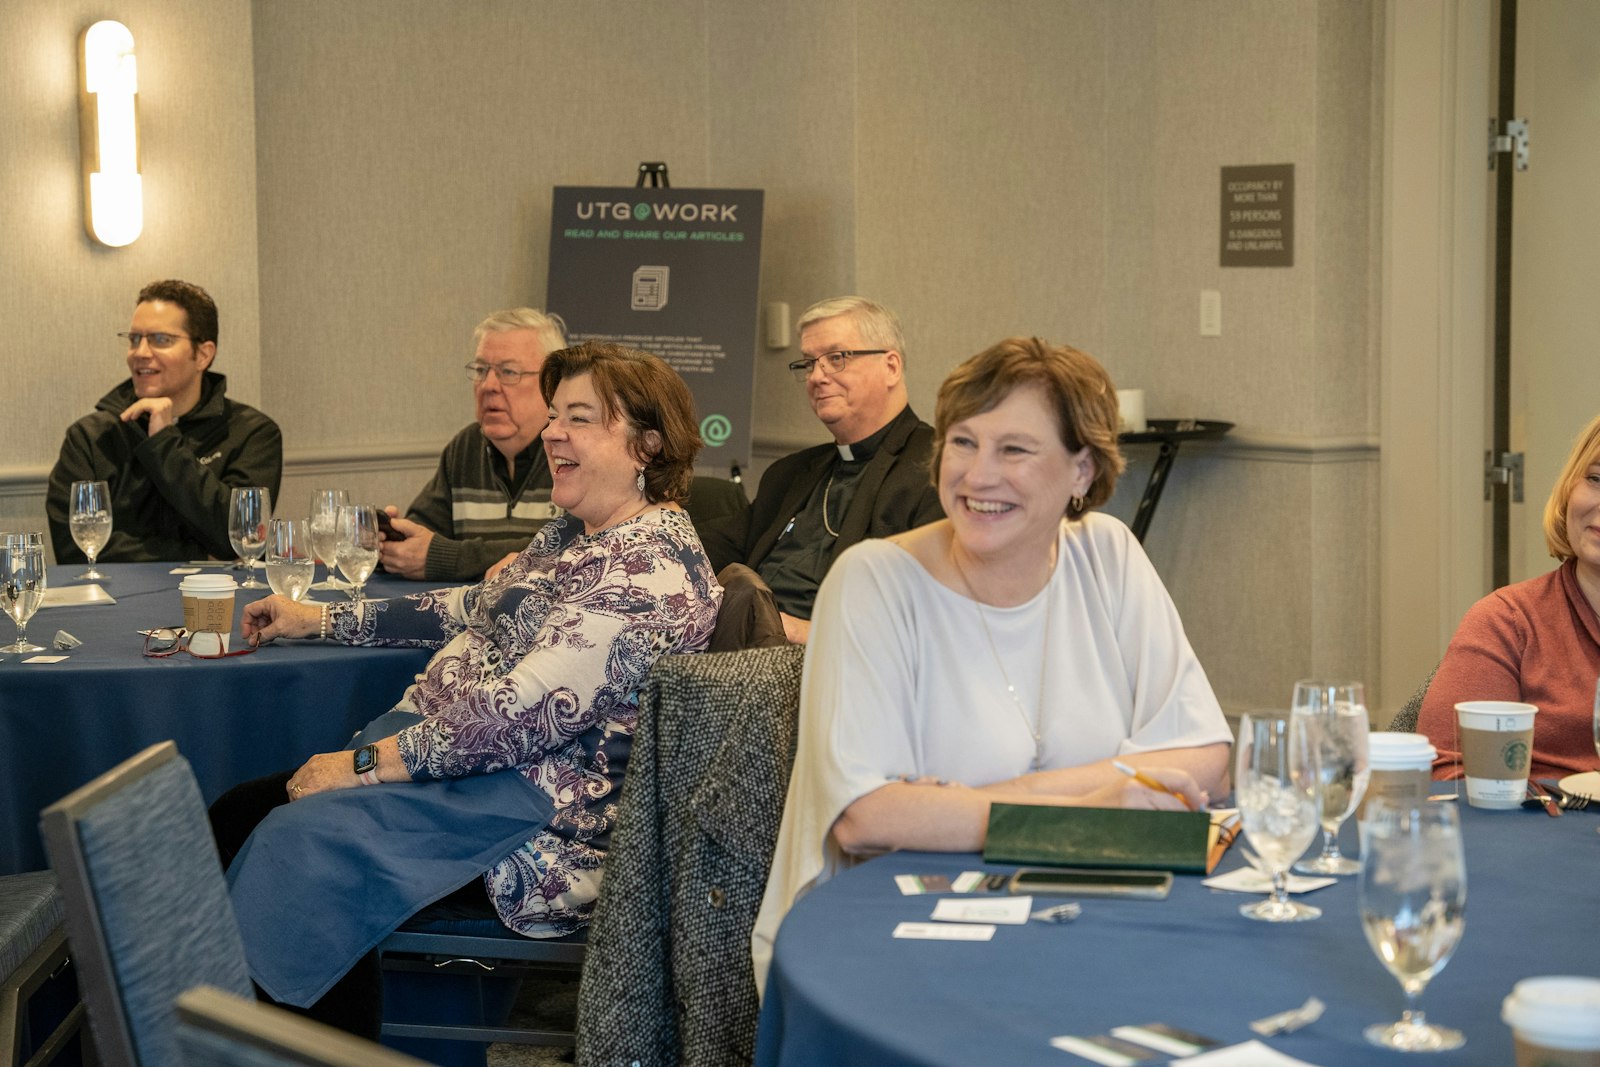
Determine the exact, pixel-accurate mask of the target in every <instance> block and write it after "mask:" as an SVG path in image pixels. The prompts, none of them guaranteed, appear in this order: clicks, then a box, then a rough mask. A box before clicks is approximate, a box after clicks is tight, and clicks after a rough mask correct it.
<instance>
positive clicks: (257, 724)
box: [0, 563, 429, 874]
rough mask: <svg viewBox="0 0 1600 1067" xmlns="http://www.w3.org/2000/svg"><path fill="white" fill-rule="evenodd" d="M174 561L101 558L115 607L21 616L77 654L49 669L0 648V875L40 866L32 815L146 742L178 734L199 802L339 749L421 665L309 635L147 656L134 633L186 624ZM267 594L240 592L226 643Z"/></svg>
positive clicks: (402, 585) (66, 577) (377, 589)
mask: <svg viewBox="0 0 1600 1067" xmlns="http://www.w3.org/2000/svg"><path fill="white" fill-rule="evenodd" d="M174 566H176V565H175V564H171V563H123V564H101V570H103V571H105V572H106V573H107V574H108V575H110V577H109V579H108V580H106V581H104V582H101V583H100V584H101V585H102V586H103V587H104V588H105V590H106V591H107V592H108V593H110V594H111V595H112V596H113V597H115V598H116V600H117V602H116V603H115V604H112V605H97V606H86V607H62V608H45V609H42V610H40V611H39V612H38V613H37V614H36V615H34V617H33V620H32V621H31V622H30V623H29V624H28V635H29V637H30V638H31V639H32V640H33V643H34V644H38V645H49V644H50V639H51V638H52V637H53V636H54V634H55V632H56V631H57V630H66V631H67V632H69V633H71V634H73V635H74V636H76V637H78V638H81V639H82V640H83V642H84V644H83V647H82V648H79V649H75V650H74V651H72V652H70V653H68V654H67V656H68V658H67V660H66V661H65V662H62V663H53V664H28V663H24V662H22V660H23V659H24V658H26V657H23V656H18V655H5V656H0V798H3V799H0V874H12V873H15V872H18V871H27V870H37V869H41V868H43V867H44V866H45V856H44V849H43V847H42V846H41V844H40V841H39V827H38V823H39V810H40V809H41V808H43V807H45V806H46V805H48V804H50V803H52V802H53V801H55V800H58V799H60V798H61V797H62V796H64V795H65V794H67V793H68V792H70V791H72V790H73V789H76V788H77V787H78V786H80V785H82V784H83V783H85V782H87V781H89V780H90V779H92V778H93V777H95V776H96V775H98V774H101V773H103V772H104V771H106V770H109V769H110V768H111V767H114V766H116V764H117V763H118V762H120V761H121V760H124V759H126V758H127V757H129V756H131V755H133V754H134V753H136V752H138V751H140V750H141V749H143V748H145V747H146V746H148V745H152V744H155V743H156V742H158V741H164V740H166V739H168V738H171V739H173V740H175V741H176V742H177V743H178V748H179V750H180V751H182V752H183V754H184V755H185V756H187V757H188V758H189V762H190V763H191V764H193V766H194V771H195V775H196V776H197V777H198V778H199V780H200V788H201V790H202V792H203V793H204V794H205V798H206V800H207V802H210V801H211V800H214V799H216V797H217V796H219V795H220V794H221V793H222V792H224V791H225V790H227V789H228V788H229V787H231V786H234V785H237V784H238V783H239V782H242V781H245V780H246V779H249V778H254V777H259V776H261V775H263V774H271V773H273V772H275V771H282V770H288V769H290V768H292V767H296V766H298V765H299V764H300V763H301V762H303V761H304V760H305V759H306V758H307V757H308V756H310V755H312V754H314V753H317V752H328V751H332V750H336V749H339V748H342V747H344V744H345V742H346V741H347V740H348V739H349V737H350V735H351V733H353V732H354V731H355V730H358V729H360V728H361V727H362V726H363V725H365V724H366V723H367V721H368V720H370V719H372V718H373V717H374V716H377V715H379V714H381V713H383V712H384V711H387V710H388V709H389V708H390V707H392V706H393V705H394V702H395V701H396V700H398V699H399V697H400V694H401V693H402V692H404V691H405V687H406V686H407V685H409V684H410V683H411V681H412V679H413V678H414V677H415V676H416V674H417V672H418V671H419V670H421V669H422V666H423V665H424V664H425V663H426V662H427V661H428V656H429V653H428V652H427V651H426V650H423V649H376V648H343V647H337V646H330V645H323V644H321V643H317V642H311V643H286V642H278V643H275V644H272V645H268V646H266V647H263V648H261V649H260V650H258V651H257V652H255V653H254V654H252V655H248V656H236V657H232V658H229V659H222V660H209V661H208V660H198V659H194V658H193V657H191V656H187V655H184V654H183V653H179V654H177V655H175V656H170V657H167V658H165V659H145V658H144V657H143V656H142V655H141V653H142V651H143V648H144V638H143V637H141V636H140V635H139V634H137V633H135V632H134V631H136V630H139V629H149V628H151V627H156V626H176V625H180V624H181V623H182V622H183V607H182V603H181V601H180V600H179V597H178V582H180V581H181V580H182V579H181V577H179V576H177V575H173V574H171V573H170V571H171V570H172V568H173V567H174ZM82 570H83V565H82V564H68V565H57V566H54V567H52V568H50V574H49V578H50V584H51V585H52V586H66V585H69V584H71V585H75V584H81V583H74V582H71V581H70V576H71V575H73V574H76V573H79V572H81V571H82ZM230 573H231V572H230ZM256 573H257V574H258V575H259V574H260V573H261V572H260V571H257V572H256ZM425 588H427V586H426V585H424V584H422V583H419V582H406V581H401V580H398V579H389V578H381V577H380V578H378V579H376V580H374V581H373V582H371V583H369V585H368V586H367V590H368V593H369V594H370V595H373V596H395V595H401V594H404V593H410V592H417V591H420V590H422V589H425ZM266 593H267V590H241V591H240V593H239V595H238V598H237V604H236V607H235V611H234V615H235V620H236V629H235V634H234V639H235V641H236V642H237V641H238V640H239V638H238V632H237V618H238V615H239V610H240V608H242V606H243V604H244V603H246V602H247V601H249V600H254V599H256V598H257V597H259V596H264V595H266ZM313 595H315V596H317V597H318V598H321V599H330V598H332V597H338V596H342V594H339V593H328V592H327V591H318V592H316V593H315V594H313ZM0 625H3V627H4V630H5V640H6V643H9V642H10V640H11V637H12V634H13V632H14V628H13V627H11V626H10V623H9V621H7V620H5V619H3V618H0ZM234 647H236V648H237V647H238V645H237V644H235V646H234Z"/></svg>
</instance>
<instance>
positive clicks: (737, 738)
mask: <svg viewBox="0 0 1600 1067" xmlns="http://www.w3.org/2000/svg"><path fill="white" fill-rule="evenodd" d="M804 659H805V649H804V647H803V646H800V645H785V646H784V647H782V648H762V649H751V650H747V651H743V652H730V653H726V654H721V655H699V656H664V657H662V658H661V659H660V660H658V661H657V663H656V666H655V669H654V670H652V671H651V673H650V678H649V680H648V681H647V682H646V683H645V688H644V690H643V692H642V693H641V694H640V697H639V721H638V725H637V727H636V729H635V731H634V735H633V751H632V754H631V756H630V758H629V762H628V776H627V779H626V781H625V782H624V783H623V789H622V799H621V801H620V804H619V811H618V815H617V826H616V830H615V831H614V833H613V835H612V842H611V850H610V851H609V852H608V853H607V854H606V866H605V882H604V884H603V887H602V888H601V891H600V899H599V901H598V902H597V904H596V907H595V916H594V919H593V921H592V922H591V924H590V927H589V955H588V958H587V959H586V960H585V962H584V968H583V981H582V985H581V986H580V989H579V993H578V1063H579V1064H595V1065H600V1064H613V1063H636V1064H638V1065H639V1067H655V1065H660V1067H668V1065H676V1064H695V1065H708V1064H748V1063H749V1062H750V1059H751V1057H752V1055H753V1053H754V1049H755V1031H756V1015H757V1012H758V1009H759V1005H758V1003H757V999H756V988H755V977H754V974H753V973H752V971H751V965H750V931H751V929H752V928H753V927H754V925H755V918H756V912H757V911H758V910H759V909H760V906H761V896H762V892H763V890H764V889H765V888H766V882H767V872H768V870H769V868H770V867H771V863H772V850H773V848H774V846H775V845H776V844H777V839H778V826H779V824H780V822H781V821H782V819H783V802H784V798H785V796H786V794H787V792H788V787H789V772H790V770H791V768H792V765H793V762H794V748H795V733H796V720H797V718H798V715H799V705H800V672H801V666H802V664H803V662H804Z"/></svg>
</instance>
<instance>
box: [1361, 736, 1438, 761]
mask: <svg viewBox="0 0 1600 1067" xmlns="http://www.w3.org/2000/svg"><path fill="white" fill-rule="evenodd" d="M1367 753H1368V760H1369V762H1370V763H1371V765H1372V769H1373V770H1380V771H1388V770H1409V769H1411V768H1413V767H1420V768H1423V769H1426V768H1428V767H1431V766H1432V765H1433V761H1434V760H1435V759H1436V758H1437V757H1438V755H1439V753H1438V751H1437V750H1436V749H1435V748H1434V747H1433V746H1432V745H1430V744H1429V743H1428V739H1427V738H1426V737H1424V736H1423V735H1421V734H1406V733H1391V732H1389V731H1378V730H1375V731H1373V732H1372V733H1370V734H1368V735H1367Z"/></svg>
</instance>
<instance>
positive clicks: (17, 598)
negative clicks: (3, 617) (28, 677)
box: [0, 534, 45, 652]
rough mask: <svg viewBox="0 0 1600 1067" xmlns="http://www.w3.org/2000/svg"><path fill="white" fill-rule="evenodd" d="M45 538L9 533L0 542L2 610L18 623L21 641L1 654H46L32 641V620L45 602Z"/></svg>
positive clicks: (18, 637)
mask: <svg viewBox="0 0 1600 1067" xmlns="http://www.w3.org/2000/svg"><path fill="white" fill-rule="evenodd" d="M44 590H45V571H44V539H43V538H42V537H40V536H39V535H38V534H6V535H5V538H4V540H0V608H3V609H5V613H6V614H7V615H9V616H11V621H12V622H14V623H16V624H17V639H16V641H15V642H14V643H12V644H9V645H6V646H5V647H4V648H0V652H43V651H44V648H43V647H42V646H40V645H35V644H30V643H29V641H28V620H29V619H31V618H33V613H34V612H35V611H38V610H39V602H40V601H42V600H43V599H44Z"/></svg>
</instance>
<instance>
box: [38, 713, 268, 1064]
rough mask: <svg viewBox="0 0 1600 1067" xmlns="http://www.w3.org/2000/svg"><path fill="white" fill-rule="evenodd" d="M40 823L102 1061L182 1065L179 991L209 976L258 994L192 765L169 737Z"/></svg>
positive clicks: (75, 794) (214, 982)
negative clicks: (176, 1004)
mask: <svg viewBox="0 0 1600 1067" xmlns="http://www.w3.org/2000/svg"><path fill="white" fill-rule="evenodd" d="M39 825H40V829H41V830H42V832H43V834H44V843H45V851H46V852H47V853H48V854H49V857H50V866H51V867H52V868H53V869H54V870H55V872H56V877H57V878H58V879H59V880H60V884H61V896H62V901H63V903H64V904H65V906H66V913H67V937H68V940H69V941H70V942H71V945H72V954H73V956H74V957H75V958H76V960H77V964H78V980H79V982H80V984H81V986H82V991H83V999H84V1003H85V1004H86V1005H87V1007H88V1009H89V1025H90V1027H91V1028H92V1030H93V1032H94V1040H95V1046H96V1049H97V1051H98V1052H99V1055H100V1060H101V1062H102V1063H104V1064H106V1065H108V1067H139V1065H140V1064H143V1065H145V1067H165V1065H168V1064H175V1063H179V1062H181V1061H180V1059H179V1053H178V1045H177V1035H176V1030H175V1016H174V1014H173V1002H174V1001H175V1000H176V999H177V996H178V994H179V993H181V992H183V990H185V989H187V988H189V987H190V986H193V985H197V984H200V983H209V984H211V985H216V986H220V987H222V988H224V989H226V990H228V991H230V992H233V993H236V994H238V995H239V996H243V997H253V996H254V995H255V994H254V991H253V989H252V987H251V984H250V972H249V970H248V968H247V967H246V965H245V956H244V942H243V940H242V939H241V938H240V936H239V926H238V923H237V921H236V920H235V918H234V914H233V906H232V904H231V903H230V902H229V900H228V886H227V882H226V879H225V878H224V877H223V873H222V864H221V862H220V861H219V860H218V858H217V847H216V844H215V842H214V841H213V839H212V836H211V824H210V822H209V821H208V819H207V817H206V808H205V804H204V803H203V802H202V800H201V797H200V787H199V785H198V784H197V783H196V782H195V778H194V772H193V771H191V770H190V768H189V761H188V760H186V759H184V758H183V757H182V756H180V755H179V754H178V749H177V746H176V745H174V744H173V743H172V742H171V741H166V742H163V743H161V744H159V745H154V746H152V747H150V748H147V749H145V750H144V751H143V752H141V753H139V754H138V755H137V756H134V757H133V758H132V759H129V760H127V761H125V762H123V763H121V764H119V765H118V766H116V767H114V768H112V769H111V770H109V771H107V772H106V773H105V774H102V775H101V776H100V777H98V778H96V779H95V780H94V781H92V782H90V783H89V784H88V785H85V786H84V787H82V788H81V789H78V790H76V791H74V792H72V793H70V794H68V795H67V796H66V797H64V798H63V799H61V800H58V801H56V803H54V804H52V805H50V806H49V807H48V808H45V809H44V811H43V812H42V813H41V815H40V818H39Z"/></svg>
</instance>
